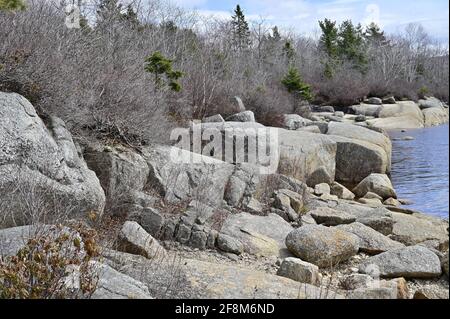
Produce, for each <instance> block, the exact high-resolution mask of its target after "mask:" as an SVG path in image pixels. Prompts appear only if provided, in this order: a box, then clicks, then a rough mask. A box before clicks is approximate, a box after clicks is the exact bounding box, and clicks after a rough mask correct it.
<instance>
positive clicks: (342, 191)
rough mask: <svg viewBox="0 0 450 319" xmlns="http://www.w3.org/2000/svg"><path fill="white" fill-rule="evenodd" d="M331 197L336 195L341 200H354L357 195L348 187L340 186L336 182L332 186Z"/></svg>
mask: <svg viewBox="0 0 450 319" xmlns="http://www.w3.org/2000/svg"><path fill="white" fill-rule="evenodd" d="M331 195H335V196H337V197H339V198H340V199H346V200H353V199H354V198H355V194H353V193H352V192H351V191H350V190H348V188H347V187H345V186H344V185H341V184H339V183H338V182H334V183H333V184H331Z"/></svg>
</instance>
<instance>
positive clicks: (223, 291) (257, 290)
mask: <svg viewBox="0 0 450 319" xmlns="http://www.w3.org/2000/svg"><path fill="white" fill-rule="evenodd" d="M181 271H182V272H183V274H184V278H185V279H184V282H183V286H182V287H183V288H182V289H186V290H187V291H188V292H189V294H190V297H191V298H200V299H204V298H213V299H216V298H218V299H254V298H256V299H273V298H275V299H276V298H282V299H320V298H327V299H342V298H343V297H342V296H341V295H339V294H337V293H336V292H335V291H333V290H331V291H329V292H328V293H327V294H326V293H323V292H321V288H319V287H315V286H313V285H310V284H307V283H302V284H300V283H299V282H298V281H294V280H292V279H288V278H284V277H281V276H275V275H270V274H266V273H263V272H259V271H255V270H252V269H246V268H239V267H235V266H230V265H226V264H214V263H208V262H203V261H197V260H185V262H184V265H183V267H182V268H181Z"/></svg>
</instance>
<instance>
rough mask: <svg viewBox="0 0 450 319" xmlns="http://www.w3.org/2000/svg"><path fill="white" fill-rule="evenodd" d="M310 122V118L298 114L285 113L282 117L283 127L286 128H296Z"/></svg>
mask: <svg viewBox="0 0 450 319" xmlns="http://www.w3.org/2000/svg"><path fill="white" fill-rule="evenodd" d="M309 123H312V121H311V120H308V119H305V118H303V117H301V116H300V115H298V114H285V115H284V118H283V128H285V129H288V130H298V129H299V128H302V127H305V126H307V125H308V124H309Z"/></svg>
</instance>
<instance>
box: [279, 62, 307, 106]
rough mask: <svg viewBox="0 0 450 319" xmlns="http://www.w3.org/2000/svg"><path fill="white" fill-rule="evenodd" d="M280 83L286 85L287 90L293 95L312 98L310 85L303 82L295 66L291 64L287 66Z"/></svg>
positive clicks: (305, 98)
mask: <svg viewBox="0 0 450 319" xmlns="http://www.w3.org/2000/svg"><path fill="white" fill-rule="evenodd" d="M281 83H282V84H283V85H284V86H285V87H286V89H287V90H288V92H289V93H292V94H294V96H296V97H299V98H301V99H304V100H306V101H311V100H312V99H313V95H312V92H311V87H310V86H309V85H308V84H306V83H305V82H303V80H302V77H301V76H300V72H299V70H298V69H297V68H295V67H293V66H291V67H289V70H288V73H287V74H286V76H285V77H284V78H283V79H282V80H281Z"/></svg>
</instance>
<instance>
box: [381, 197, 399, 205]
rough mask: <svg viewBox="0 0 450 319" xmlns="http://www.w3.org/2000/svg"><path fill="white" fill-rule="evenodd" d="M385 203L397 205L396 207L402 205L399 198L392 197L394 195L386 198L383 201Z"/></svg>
mask: <svg viewBox="0 0 450 319" xmlns="http://www.w3.org/2000/svg"><path fill="white" fill-rule="evenodd" d="M383 204H384V205H386V206H395V207H398V206H401V203H400V201H398V200H396V199H395V198H392V197H391V198H388V199H386V200H385V201H384V202H383Z"/></svg>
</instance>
